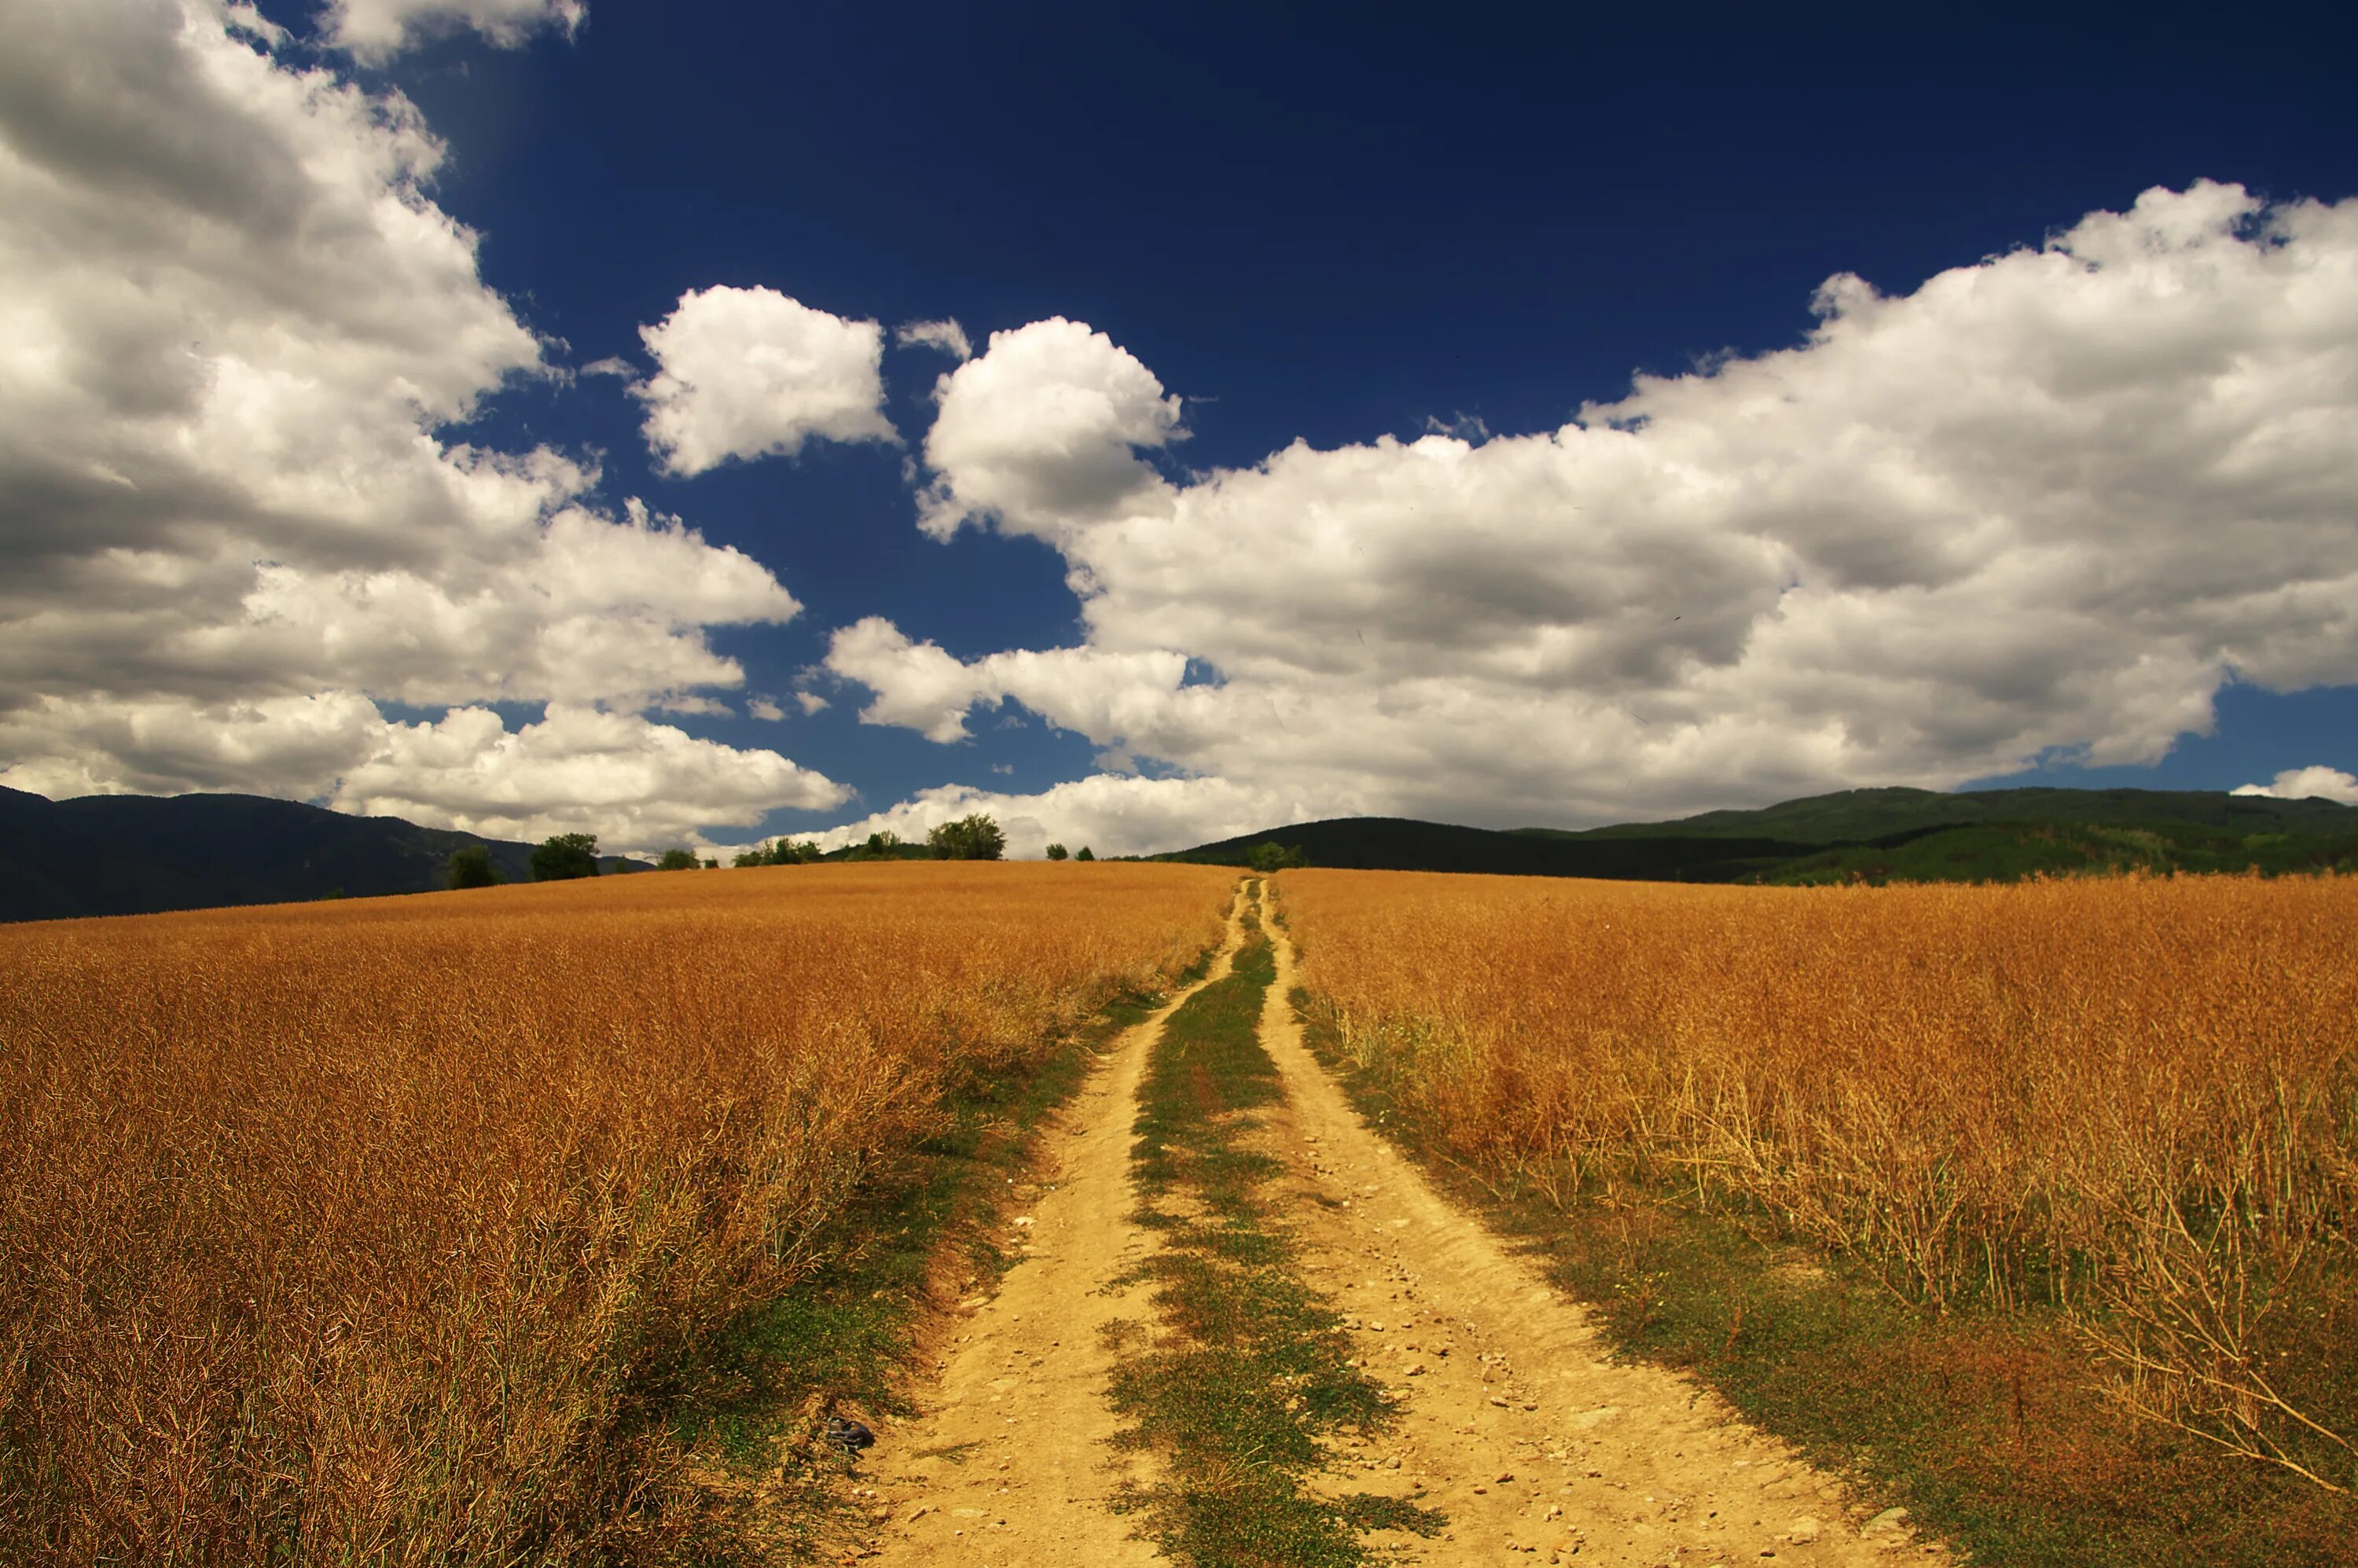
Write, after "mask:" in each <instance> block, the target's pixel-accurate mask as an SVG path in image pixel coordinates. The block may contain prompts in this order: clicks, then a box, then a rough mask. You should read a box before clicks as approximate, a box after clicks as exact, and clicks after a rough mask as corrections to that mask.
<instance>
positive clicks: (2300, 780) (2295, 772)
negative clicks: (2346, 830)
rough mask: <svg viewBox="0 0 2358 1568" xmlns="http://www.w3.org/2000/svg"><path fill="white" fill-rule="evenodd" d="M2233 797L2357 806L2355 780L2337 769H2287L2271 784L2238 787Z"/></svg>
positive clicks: (2356, 785)
mask: <svg viewBox="0 0 2358 1568" xmlns="http://www.w3.org/2000/svg"><path fill="white" fill-rule="evenodd" d="M2233 793H2234V794H2236V795H2268V796H2272V797H2273V798H2275V799H2277V800H2308V799H2309V798H2310V797H2312V796H2315V797H2318V798H2321V799H2325V800H2333V801H2339V802H2341V803H2342V805H2343V806H2358V778H2353V777H2352V776H2351V775H2350V774H2348V773H2343V772H2342V770H2341V769H2340V768H2327V767H2309V768H2288V769H2286V770H2285V771H2284V772H2283V773H2278V774H2277V776H2276V779H2275V781H2274V782H2273V783H2269V784H2241V785H2238V786H2237V787H2236V788H2235V790H2234V792H2233Z"/></svg>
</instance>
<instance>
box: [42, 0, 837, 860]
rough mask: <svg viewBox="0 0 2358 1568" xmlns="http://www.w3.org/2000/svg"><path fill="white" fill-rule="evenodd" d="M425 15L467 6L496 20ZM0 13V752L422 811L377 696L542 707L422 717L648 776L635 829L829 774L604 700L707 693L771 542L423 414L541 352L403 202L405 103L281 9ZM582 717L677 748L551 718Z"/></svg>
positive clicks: (416, 172)
mask: <svg viewBox="0 0 2358 1568" xmlns="http://www.w3.org/2000/svg"><path fill="white" fill-rule="evenodd" d="M441 10H442V11H443V12H444V13H447V14H451V15H462V16H463V17H465V18H471V19H473V20H474V21H477V22H481V23H484V24H485V25H488V26H492V27H494V30H497V27H499V26H501V25H503V24H502V23H501V17H502V16H509V17H510V19H512V20H513V19H514V16H517V15H520V13H515V12H514V8H509V10H508V11H504V12H503V11H502V10H501V8H499V7H496V6H491V5H473V6H467V7H448V6H446V7H442V8H441ZM425 15H426V10H425V8H421V7H416V6H410V7H399V6H394V7H386V6H383V5H379V6H377V7H375V8H373V9H372V8H369V7H362V8H360V9H358V10H353V11H351V12H350V13H349V15H348V16H346V21H347V23H348V24H349V25H351V26H354V27H363V28H364V27H366V26H367V25H369V24H368V18H369V17H372V16H374V17H378V18H383V17H387V16H403V17H412V18H415V17H418V16H425ZM355 18H357V19H355ZM561 19H563V18H561V17H560V20H561ZM7 33H8V44H9V47H8V48H7V49H5V50H0V213H5V214H6V216H5V220H0V778H5V780H6V781H7V782H8V783H10V784H13V785H15V786H16V787H19V788H32V789H37V790H39V791H41V792H43V793H47V794H52V795H56V794H81V793H92V792H111V791H124V790H133V791H142V792H171V791H177V790H189V789H241V790H251V791H254V792H256V793H262V794H269V795H291V796H297V797H310V798H319V797H324V796H330V795H333V796H336V797H337V798H346V796H344V795H342V794H341V789H342V784H341V781H343V780H345V779H346V778H347V776H348V775H349V774H350V773H352V770H356V769H362V768H365V769H370V770H373V771H372V772H371V773H370V775H369V776H370V778H371V780H372V781H373V782H372V783H371V785H370V787H369V789H368V790H367V791H366V792H365V794H364V795H354V796H351V797H350V798H353V799H361V798H366V799H386V800H389V799H395V798H405V799H414V800H415V801H416V802H417V803H418V806H419V809H420V810H421V812H426V813H428V814H429V815H430V814H431V813H433V812H436V811H440V812H441V813H442V818H443V819H452V812H451V811H450V810H449V809H446V808H445V807H444V806H436V805H435V804H434V803H435V802H436V801H438V800H439V799H441V798H442V797H441V796H440V795H438V793H437V792H438V790H440V789H441V788H442V785H441V784H437V783H435V782H434V781H433V780H432V779H427V778H425V777H421V778H420V780H419V781H418V782H417V784H416V788H415V789H413V790H411V791H410V792H409V793H408V794H407V795H404V794H403V792H402V791H401V790H400V789H399V788H397V787H395V785H396V783H397V780H396V779H395V775H396V774H397V773H399V771H400V770H401V769H402V768H404V767H406V766H409V765H411V764H412V763H413V762H417V759H418V758H419V757H420V756H421V755H422V753H419V752H417V751H416V748H415V747H414V746H409V745H407V744H406V742H405V741H403V739H402V738H403V737H404V736H405V735H406V734H408V733H409V730H408V729H407V728H406V727H404V726H402V725H399V724H395V723H392V722H390V721H388V720H387V719H385V718H384V716H383V713H382V710H381V708H379V706H378V705H379V703H380V702H399V703H404V704H408V705H413V706H418V707H425V708H429V709H430V708H459V709H460V711H462V712H475V711H481V709H480V708H479V706H478V705H481V704H482V703H486V702H492V701H505V702H514V703H519V704H525V705H550V706H549V707H548V712H549V714H550V717H549V718H548V719H546V720H544V721H543V723H542V725H541V726H539V727H535V728H533V729H531V730H527V731H525V733H526V734H527V735H529V736H530V739H528V740H517V739H511V740H509V741H501V740H499V739H498V737H496V736H494V735H492V732H491V731H490V730H487V729H485V728H484V727H483V725H482V723H481V720H480V719H471V720H470V721H469V723H468V724H467V725H463V726H460V729H459V730H458V731H457V733H458V734H459V735H460V737H461V738H465V737H473V738H474V739H475V740H477V741H481V743H482V744H483V745H484V746H486V747H489V748H494V749H500V750H501V754H502V756H503V757H505V758H508V759H510V760H511V762H514V765H513V766H510V768H509V773H510V775H511V776H513V777H515V778H520V779H525V780H527V781H529V780H532V779H543V778H546V779H555V778H557V776H558V775H557V773H553V772H550V771H548V770H540V771H537V772H535V771H531V770H525V769H522V767H521V762H516V761H515V760H516V759H530V758H535V757H545V756H546V755H547V754H549V749H550V748H551V747H552V746H554V745H556V744H557V743H558V741H563V742H564V743H565V744H566V745H567V746H568V747H569V748H570V750H569V751H568V755H571V756H574V757H576V758H577V759H578V762H577V771H578V770H579V769H594V768H606V769H609V770H611V772H612V773H613V777H614V780H615V781H616V787H617V788H620V787H622V785H623V784H632V785H634V786H636V785H644V786H646V787H652V788H657V789H675V788H676V790H678V791H679V792H680V793H679V794H678V795H676V798H674V799H672V800H670V801H669V802H668V803H666V802H665V801H664V800H662V799H654V800H650V801H647V802H644V803H642V804H641V805H640V806H637V807H634V808H633V811H635V812H636V813H638V814H639V815H642V816H645V815H648V814H652V815H653V816H662V814H663V813H665V812H671V813H674V814H675V815H678V814H682V813H686V814H689V815H692V814H693V812H695V811H697V810H702V809H707V808H713V809H720V808H725V809H727V810H729V811H730V812H739V811H741V810H742V809H743V808H744V803H745V801H746V800H748V799H750V798H751V796H750V795H747V793H746V792H747V791H752V792H754V793H756V794H758V792H759V790H760V789H763V788H769V789H772V790H773V792H774V795H775V798H774V799H773V803H772V804H773V805H779V806H784V805H791V804H803V803H806V802H807V801H808V800H810V799H812V798H816V796H815V795H814V793H813V792H814V790H815V789H816V790H817V795H826V794H827V791H830V790H832V789H833V788H834V787H835V786H833V785H831V784H827V782H826V781H824V780H817V779H816V775H812V774H809V773H806V772H803V771H800V770H796V769H795V768H794V766H793V764H791V763H789V762H786V761H785V759H784V758H782V757H777V756H775V755H774V754H773V753H745V754H742V756H741V757H739V758H734V759H732V758H729V757H723V756H721V755H720V754H719V753H718V752H702V751H698V750H697V749H696V748H697V747H698V746H699V745H700V744H701V743H700V742H696V743H692V744H686V745H684V744H683V743H685V742H687V739H688V738H687V737H686V736H685V735H684V734H682V733H681V732H680V731H678V730H674V729H670V728H668V727H665V726H660V725H653V724H650V723H649V721H647V720H645V719H643V718H641V717H638V715H639V714H640V713H643V712H644V710H645V709H647V708H672V709H674V710H676V711H686V710H689V709H696V708H705V709H710V708H718V707H719V706H720V704H719V699H718V698H716V697H712V696H711V695H710V694H709V690H708V688H726V687H734V686H737V685H740V684H741V682H742V679H743V674H742V671H741V669H740V668H739V666H738V665H737V664H736V663H735V661H733V660H731V659H730V658H728V657H725V656H723V655H721V654H719V653H717V652H716V651H715V650H714V649H713V648H712V646H711V645H710V643H709V640H708V629H709V628H711V627H714V626H719V625H737V624H751V623H761V622H780V621H784V620H786V619H788V618H789V617H791V616H793V615H795V613H796V612H797V610H798V606H797V605H796V604H795V600H794V598H793V597H792V595H790V594H789V593H788V592H787V591H786V589H784V586H783V585H781V584H780V583H779V582H778V580H777V579H776V578H775V577H774V576H773V574H772V573H771V572H770V571H769V569H768V568H765V567H763V565H761V564H760V563H759V562H757V561H754V560H752V559H751V558H750V557H746V556H744V555H742V554H741V553H740V552H738V551H736V550H733V549H729V548H724V547H720V546H715V545H713V544H711V543H709V542H708V541H707V540H705V539H704V538H703V537H702V536H701V535H699V534H698V532H697V531H696V530H695V529H694V528H692V527H690V526H688V525H687V524H685V523H684V522H682V521H680V520H678V519H676V518H669V517H662V516H657V515H654V514H651V513H649V512H648V511H647V510H646V509H645V508H644V507H643V506H639V505H637V504H636V503H627V504H625V505H624V506H623V507H622V508H621V509H619V512H618V511H616V510H611V509H607V508H604V507H602V506H600V504H599V503H596V502H595V501H594V500H593V499H592V496H593V492H594V490H595V485H596V479H597V476H596V474H595V472H594V470H592V469H591V468H590V466H589V465H588V464H586V463H585V462H583V461H581V460H578V459H576V458H572V457H568V455H566V454H564V453H561V452H558V451H555V450H552V449H546V448H539V449H532V450H529V451H522V452H514V451H495V450H489V449H481V448H478V447H474V446H470V445H467V444H464V443H459V442H454V441H451V440H449V439H447V438H445V437H444V436H443V435H442V434H441V432H442V430H443V429H444V428H445V427H447V426H448V425H449V424H451V423H452V422H455V421H460V420H464V419H466V418H468V417H470V416H472V415H473V414H474V413H476V412H477V411H478V409H479V408H480V407H481V405H482V402H483V400H484V399H486V398H487V397H490V396H492V395H495V394H496V393H497V392H498V391H499V390H500V389H501V388H502V387H503V386H504V385H506V384H509V383H511V382H512V381H514V380H515V379H516V378H519V377H526V376H538V375H546V374H549V373H551V372H550V370H549V367H548V365H547V362H546V359H545V356H544V352H543V345H542V343H541V341H540V340H539V339H538V338H536V337H535V334H534V333H533V332H532V330H530V329H529V328H528V327H526V326H525V324H524V323H523V322H522V321H520V320H519V319H517V317H516V315H515V313H514V311H513V310H512V309H511V308H509V306H508V304H507V303H506V301H504V300H503V299H502V298H501V297H499V296H498V295H497V294H496V293H494V292H493V291H492V290H491V289H489V288H488V287H485V286H484V284H483V282H482V280H481V276H480V275H479V273H478V271H477V267H476V236H475V234H474V233H473V232H471V231H469V230H468V229H467V228H465V227H464V226H463V225H461V224H460V223H458V222H455V221H454V220H453V219H452V218H451V217H450V216H449V214H448V213H446V212H444V211H442V210H441V209H440V208H439V207H438V206H437V205H436V204H435V202H434V200H433V199H432V183H433V177H434V174H435V172H436V170H437V168H438V166H439V164H440V162H441V159H442V157H443V149H442V146H441V145H440V143H439V142H438V141H437V140H436V138H435V137H434V135H432V133H431V132H430V130H429V129H428V128H427V125H426V124H425V123H424V121H423V119H422V118H421V117H420V116H419V114H417V112H416V109H415V108H414V107H413V106H412V105H411V104H409V103H407V102H406V100H405V99H403V98H402V97H401V96H400V95H399V94H398V93H391V92H385V93H373V92H366V91H363V90H362V89H361V88H359V87H357V86H355V85H354V84H352V82H351V81H347V80H344V79H343V78H341V77H340V76H339V75H337V74H336V73H334V72H331V71H329V70H321V69H317V68H309V67H304V66H302V65H300V64H298V63H290V62H289V60H288V59H282V58H281V57H280V54H279V53H278V52H277V51H278V49H280V47H281V45H282V44H283V41H284V40H283V36H282V35H281V34H280V33H279V32H278V31H277V29H276V28H274V27H270V26H269V25H268V24H266V23H265V22H263V21H262V20H261V19H260V18H259V17H258V16H255V15H254V14H253V13H252V12H251V11H250V10H247V9H245V8H243V7H237V6H229V5H221V4H217V3H214V0H179V3H177V4H176V3H170V0H104V3H92V0H22V3H20V4H16V5H12V6H11V7H10V8H9V19H8V25H7ZM592 710H601V711H599V713H598V718H599V721H600V726H602V729H601V730H600V733H605V734H629V733H633V732H636V731H639V730H643V731H644V732H645V738H646V741H647V744H649V745H650V746H653V747H655V748H657V749H658V750H665V749H666V748H667V749H668V750H667V751H665V754H666V755H669V756H672V757H674V759H675V761H678V762H679V765H678V766H676V767H672V768H669V769H667V770H657V771H654V772H652V773H649V772H644V771H641V772H637V773H633V772H632V771H630V770H629V769H627V768H625V767H624V766H623V765H622V762H620V761H619V760H618V759H619V756H620V753H619V752H618V751H617V750H616V749H615V748H613V747H611V746H605V747H601V748H599V747H590V746H588V745H587V744H586V743H581V744H577V743H576V742H578V741H581V739H582V737H584V736H587V735H588V734H589V733H590V730H591V729H592V728H593V727H592V726H590V725H589V724H588V723H587V722H586V721H585V720H583V719H580V718H579V713H582V712H590V711H592ZM633 727H635V730H633ZM673 737H677V739H676V740H675V739H673ZM680 759H685V761H680ZM747 759H750V760H747ZM417 765H420V766H422V765H423V763H422V762H418V763H417ZM699 769H701V770H703V773H704V774H705V775H708V779H707V782H706V783H704V784H698V783H697V782H696V779H697V777H698V776H699V775H698V770H699ZM447 773H449V770H448V769H441V770H440V774H447ZM440 774H438V776H440ZM568 776H569V775H568ZM710 779H722V780H727V781H733V782H731V783H730V784H728V787H727V788H719V786H717V785H713V786H709V787H708V785H709V781H710ZM571 787H572V786H571V785H569V784H568V789H569V788H571ZM610 794H611V792H610ZM577 796H578V799H577V798H576V797H577ZM590 798H591V795H590V794H588V793H585V792H581V791H575V793H574V795H565V796H563V797H561V798H560V797H554V796H553V797H552V798H551V799H550V800H549V801H548V802H547V803H546V806H547V813H545V814H544V815H549V814H555V815H562V814H563V813H564V812H566V811H568V810H571V809H573V807H574V806H576V805H578V804H579V801H582V800H589V799H590ZM514 805H515V806H516V809H515V811H514V813H513V815H514V816H515V817H516V819H517V820H525V819H534V820H538V819H539V818H537V817H535V816H534V808H533V807H532V806H531V803H529V802H527V801H524V800H521V799H519V800H518V801H517V802H515V803H514ZM599 809H600V810H603V811H606V812H608V813H609V816H608V817H607V818H606V819H605V820H607V821H610V822H611V823H613V824H615V825H616V826H617V827H622V826H626V825H627V824H628V823H629V822H630V821H632V820H633V819H634V818H633V815H632V813H631V812H625V811H623V810H622V807H620V806H615V805H613V804H612V802H611V801H609V802H608V803H607V804H606V805H603V806H600V807H599ZM550 819H554V816H550ZM725 819H726V820H730V821H738V820H741V819H742V818H741V817H739V816H730V817H727V818H725ZM575 825H576V826H590V827H595V826H597V824H594V823H577V824H575Z"/></svg>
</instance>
